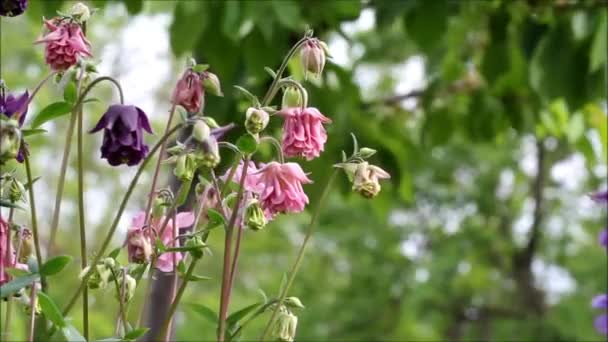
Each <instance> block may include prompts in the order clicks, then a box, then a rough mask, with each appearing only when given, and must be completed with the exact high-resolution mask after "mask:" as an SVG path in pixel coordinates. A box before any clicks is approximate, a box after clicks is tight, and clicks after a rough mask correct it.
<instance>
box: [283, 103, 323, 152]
mask: <svg viewBox="0 0 608 342" xmlns="http://www.w3.org/2000/svg"><path fill="white" fill-rule="evenodd" d="M278 114H279V115H281V116H283V117H284V118H285V124H284V125H283V143H282V144H283V153H285V155H286V156H288V157H296V156H302V157H305V158H306V159H307V160H312V159H314V158H316V157H318V156H319V154H321V151H323V150H324V145H325V142H326V141H327V132H326V131H325V128H324V127H323V124H326V123H331V119H329V118H328V117H326V116H324V115H323V114H321V112H319V110H318V109H316V108H312V107H309V108H304V109H302V108H298V107H294V108H286V109H283V110H281V111H280V112H279V113H278Z"/></svg>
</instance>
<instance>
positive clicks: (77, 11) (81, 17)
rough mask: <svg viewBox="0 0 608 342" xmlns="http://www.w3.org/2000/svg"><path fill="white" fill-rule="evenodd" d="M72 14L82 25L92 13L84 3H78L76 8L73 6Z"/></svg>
mask: <svg viewBox="0 0 608 342" xmlns="http://www.w3.org/2000/svg"><path fill="white" fill-rule="evenodd" d="M70 14H71V15H72V17H73V18H74V19H76V20H78V21H79V22H81V23H84V22H85V21H87V20H89V18H90V17H91V11H90V10H89V8H88V7H87V6H86V5H85V4H83V3H82V2H77V3H76V4H74V6H72V8H71V9H70Z"/></svg>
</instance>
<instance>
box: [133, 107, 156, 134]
mask: <svg viewBox="0 0 608 342" xmlns="http://www.w3.org/2000/svg"><path fill="white" fill-rule="evenodd" d="M135 108H136V109H137V113H138V114H139V126H140V127H142V128H143V129H145V130H146V132H148V133H150V134H153V133H152V127H150V122H149V121H148V117H147V116H146V113H144V111H143V110H141V108H139V107H135Z"/></svg>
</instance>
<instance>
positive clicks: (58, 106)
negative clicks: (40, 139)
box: [32, 101, 72, 128]
mask: <svg viewBox="0 0 608 342" xmlns="http://www.w3.org/2000/svg"><path fill="white" fill-rule="evenodd" d="M71 110H72V105H71V104H69V103H67V102H62V101H60V102H55V103H51V104H50V105H48V106H46V107H44V109H42V110H41V111H40V113H38V115H37V116H36V117H35V118H34V120H33V122H32V128H38V127H40V125H42V124H43V123H45V122H47V121H50V120H53V119H56V118H58V117H60V116H63V115H65V114H67V113H69V112H70V111H71Z"/></svg>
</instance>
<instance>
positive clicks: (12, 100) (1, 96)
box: [0, 0, 30, 163]
mask: <svg viewBox="0 0 608 342" xmlns="http://www.w3.org/2000/svg"><path fill="white" fill-rule="evenodd" d="M0 1H3V0H0ZM0 82H1V81H0ZM29 99H30V95H29V93H28V91H27V90H26V91H25V92H23V94H21V95H19V96H14V95H13V94H10V93H9V94H6V93H5V92H4V88H3V87H2V84H0V113H1V114H2V115H5V116H6V117H9V118H12V117H13V115H19V127H21V126H23V122H24V121H25V116H26V115H27V108H28V104H29ZM24 153H27V146H25V144H23V143H22V144H21V146H20V148H19V153H18V154H17V157H16V158H15V159H17V161H18V162H20V163H22V162H23V154H24Z"/></svg>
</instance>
